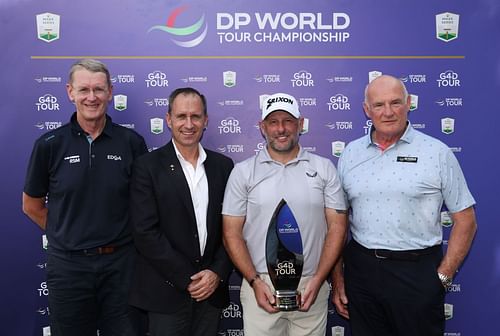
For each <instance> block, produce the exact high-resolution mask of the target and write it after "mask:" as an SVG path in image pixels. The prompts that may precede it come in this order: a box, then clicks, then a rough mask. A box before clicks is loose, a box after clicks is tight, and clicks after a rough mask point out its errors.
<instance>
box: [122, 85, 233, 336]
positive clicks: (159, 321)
mask: <svg viewBox="0 0 500 336" xmlns="http://www.w3.org/2000/svg"><path fill="white" fill-rule="evenodd" d="M166 121H167V124H168V127H169V128H170V130H171V132H172V140H171V141H170V142H169V143H168V144H166V145H165V146H163V147H161V148H159V149H157V150H155V151H153V152H151V153H148V154H146V155H144V156H143V157H142V158H140V160H137V161H136V162H135V164H134V167H133V171H132V180H131V205H130V206H131V209H130V211H131V222H132V226H133V234H134V242H135V244H136V247H137V249H138V251H139V256H138V259H137V263H136V269H135V276H134V281H133V285H132V290H131V298H130V302H131V304H132V305H134V306H136V307H139V308H141V309H144V310H146V311H147V312H148V318H149V332H150V335H151V336H159V335H169V336H170V335H185V336H192V335H200V336H201V335H216V334H217V331H218V324H219V321H220V313H221V311H222V308H224V307H225V306H226V305H227V304H228V302H229V293H228V287H227V280H228V277H229V275H230V272H231V270H232V265H231V262H230V261H229V258H228V256H227V254H226V251H225V250H224V247H223V245H222V216H221V208H222V200H223V196H224V188H225V186H226V181H227V178H228V176H229V173H230V172H231V169H232V168H233V162H232V160H231V159H229V158H227V157H225V156H223V155H221V154H219V153H216V152H213V151H210V150H207V149H204V148H203V147H202V146H201V144H200V139H201V137H202V135H203V131H204V130H205V128H206V126H207V123H208V116H207V108H206V100H205V97H204V96H203V95H202V94H200V93H199V92H198V91H196V90H195V89H192V88H180V89H177V90H175V91H173V92H172V94H171V95H170V97H169V107H168V112H167V115H166Z"/></svg>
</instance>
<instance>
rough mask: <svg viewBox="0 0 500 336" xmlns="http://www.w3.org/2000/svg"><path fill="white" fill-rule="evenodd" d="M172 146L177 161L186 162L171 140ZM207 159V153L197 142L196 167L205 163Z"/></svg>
mask: <svg viewBox="0 0 500 336" xmlns="http://www.w3.org/2000/svg"><path fill="white" fill-rule="evenodd" d="M172 144H173V145H174V150H175V155H176V156H177V158H178V159H179V161H181V160H182V161H184V162H187V160H186V159H185V158H184V157H183V156H182V154H181V152H179V150H178V149H177V145H176V144H175V140H174V139H172ZM206 159H207V153H206V152H205V150H204V149H203V146H202V145H201V144H200V143H199V142H198V161H197V166H198V165H200V164H202V163H203V162H205V160H206Z"/></svg>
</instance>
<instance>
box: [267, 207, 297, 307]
mask: <svg viewBox="0 0 500 336" xmlns="http://www.w3.org/2000/svg"><path fill="white" fill-rule="evenodd" d="M266 263H267V270H268V272H269V276H270V278H271V282H272V283H273V286H274V289H275V293H274V296H275V299H276V300H275V302H276V303H275V306H276V308H278V309H279V310H281V311H293V310H298V309H299V308H300V293H299V291H298V290H297V288H298V286H299V282H300V278H301V276H302V268H303V266H304V255H303V251H302V238H301V236H300V230H299V226H298V225H297V221H296V220H295V217H294V216H293V213H292V210H291V209H290V207H289V206H288V204H287V203H286V201H285V200H284V199H282V200H281V201H280V203H279V204H278V206H277V207H276V210H274V214H273V216H272V217H271V221H270V222H269V228H268V229H267V236H266Z"/></svg>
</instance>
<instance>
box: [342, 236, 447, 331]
mask: <svg viewBox="0 0 500 336" xmlns="http://www.w3.org/2000/svg"><path fill="white" fill-rule="evenodd" d="M442 257H443V253H442V250H441V249H440V248H439V249H434V250H433V251H432V253H429V254H425V255H421V256H419V257H417V258H415V259H414V260H402V259H404V258H398V259H393V258H390V257H389V258H378V257H377V256H375V254H371V255H370V254H368V253H367V251H366V250H363V247H361V246H360V245H359V244H358V243H356V242H354V241H353V240H351V242H350V243H349V244H348V246H347V248H346V251H345V253H344V263H345V269H344V276H345V286H346V295H347V297H348V300H349V306H348V307H349V316H350V324H351V332H352V335H353V336H403V335H404V336H443V333H444V325H445V317H444V296H445V289H444V287H443V285H442V284H441V281H440V280H439V278H438V276H437V267H438V266H439V263H440V262H441V259H442Z"/></svg>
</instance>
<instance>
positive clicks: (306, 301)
mask: <svg viewBox="0 0 500 336" xmlns="http://www.w3.org/2000/svg"><path fill="white" fill-rule="evenodd" d="M321 285H323V281H321V280H320V279H319V278H318V277H316V276H312V277H311V278H310V279H309V281H308V282H307V284H306V288H305V289H304V292H303V293H302V297H301V302H300V308H299V310H300V311H308V310H309V308H311V306H312V305H313V304H314V301H316V297H317V296H318V292H319V290H320V288H321Z"/></svg>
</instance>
